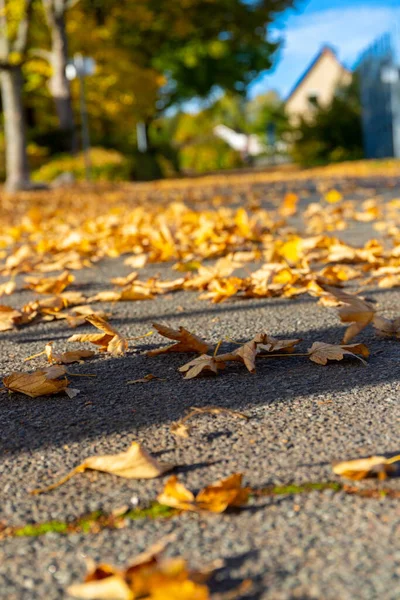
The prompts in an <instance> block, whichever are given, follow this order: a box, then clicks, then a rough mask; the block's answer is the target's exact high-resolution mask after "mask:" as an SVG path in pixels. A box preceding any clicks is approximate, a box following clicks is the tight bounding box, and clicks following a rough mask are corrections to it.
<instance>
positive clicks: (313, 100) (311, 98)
mask: <svg viewBox="0 0 400 600" xmlns="http://www.w3.org/2000/svg"><path fill="white" fill-rule="evenodd" d="M307 100H308V102H309V104H310V105H311V106H318V92H314V91H312V92H309V93H308V95H307Z"/></svg>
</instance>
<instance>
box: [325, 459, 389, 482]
mask: <svg viewBox="0 0 400 600" xmlns="http://www.w3.org/2000/svg"><path fill="white" fill-rule="evenodd" d="M399 461H400V455H398V456H394V457H392V458H385V457H384V456H370V457H369V458H357V459H355V460H346V461H343V462H338V463H336V464H334V465H333V467H332V468H333V472H334V473H335V474H336V475H341V476H342V477H347V478H348V479H353V480H355V481H358V480H360V479H364V478H365V477H378V478H379V479H386V477H387V476H388V475H389V476H390V475H393V474H395V473H396V472H397V470H398V467H399V465H398V464H396V463H398V462H399Z"/></svg>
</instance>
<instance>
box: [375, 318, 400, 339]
mask: <svg viewBox="0 0 400 600" xmlns="http://www.w3.org/2000/svg"><path fill="white" fill-rule="evenodd" d="M372 325H373V327H374V329H375V331H376V333H377V334H378V335H380V336H381V337H386V338H390V337H394V338H397V339H400V317H397V319H393V320H392V321H391V320H390V319H385V318H384V317H380V316H379V315H375V316H374V319H373V321H372Z"/></svg>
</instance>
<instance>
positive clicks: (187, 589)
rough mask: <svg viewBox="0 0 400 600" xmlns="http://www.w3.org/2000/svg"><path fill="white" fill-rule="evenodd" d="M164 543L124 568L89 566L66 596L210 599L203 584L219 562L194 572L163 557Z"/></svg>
mask: <svg viewBox="0 0 400 600" xmlns="http://www.w3.org/2000/svg"><path fill="white" fill-rule="evenodd" d="M164 548H165V543H163V542H161V543H159V544H154V546H153V547H152V548H150V549H149V550H148V551H146V552H143V553H142V554H140V555H139V556H138V557H136V559H134V560H133V561H132V562H131V563H130V564H128V565H127V566H126V567H125V568H124V569H116V568H114V567H112V566H109V565H106V564H101V565H98V566H96V565H93V566H92V567H91V568H90V570H89V573H88V574H87V576H86V578H85V582H84V583H81V584H75V585H72V586H70V587H69V588H68V590H67V592H68V594H70V595H72V596H74V597H75V598H83V599H86V600H99V599H102V600H134V599H139V598H143V600H145V599H146V598H147V599H148V600H210V593H209V589H208V587H207V585H205V582H206V581H207V579H209V577H210V576H211V574H212V573H213V571H214V570H215V569H216V568H220V567H221V566H222V565H223V562H222V561H215V563H214V564H212V565H210V566H208V567H206V568H204V569H201V570H197V571H193V570H190V569H189V568H188V566H187V563H186V561H185V560H184V559H183V558H180V557H176V558H164V557H163V556H162V552H163V550H164Z"/></svg>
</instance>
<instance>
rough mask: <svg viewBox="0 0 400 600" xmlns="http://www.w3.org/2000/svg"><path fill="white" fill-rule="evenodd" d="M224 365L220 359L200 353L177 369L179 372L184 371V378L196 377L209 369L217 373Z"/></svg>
mask: <svg viewBox="0 0 400 600" xmlns="http://www.w3.org/2000/svg"><path fill="white" fill-rule="evenodd" d="M225 366H226V365H225V363H224V362H223V361H222V360H219V359H218V360H217V357H215V356H210V355H209V354H202V355H201V356H197V357H196V358H194V359H193V360H191V361H190V362H188V363H186V364H185V365H182V367H179V371H180V372H181V373H185V372H186V375H185V379H193V377H197V376H198V375H200V373H202V372H203V371H211V372H212V373H215V374H216V375H217V374H218V371H222V370H223V369H225Z"/></svg>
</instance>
